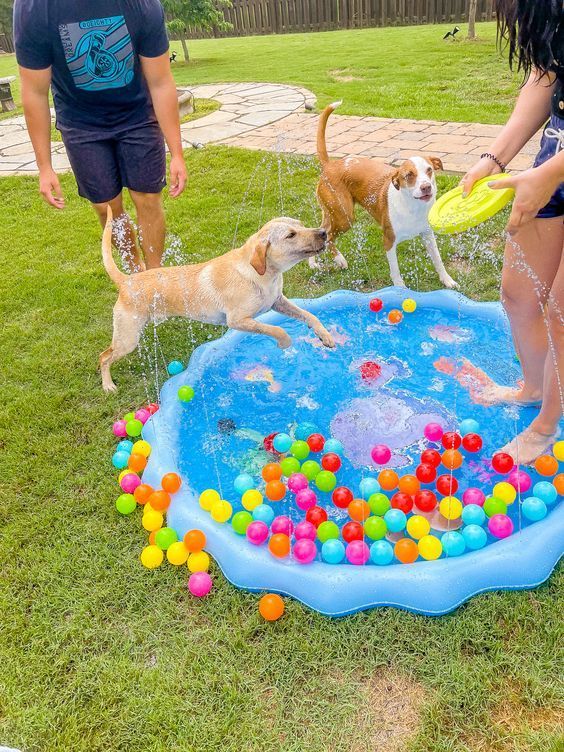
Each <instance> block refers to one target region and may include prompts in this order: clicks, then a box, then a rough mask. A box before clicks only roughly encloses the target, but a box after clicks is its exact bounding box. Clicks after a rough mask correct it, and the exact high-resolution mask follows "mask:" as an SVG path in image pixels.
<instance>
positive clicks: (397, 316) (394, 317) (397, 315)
mask: <svg viewBox="0 0 564 752" xmlns="http://www.w3.org/2000/svg"><path fill="white" fill-rule="evenodd" d="M402 319H403V313H402V312H401V311H399V310H398V309H397V308H392V310H391V311H390V312H389V314H388V322H389V323H390V324H399V323H400V321H402Z"/></svg>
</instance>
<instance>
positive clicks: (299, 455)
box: [290, 441, 309, 461]
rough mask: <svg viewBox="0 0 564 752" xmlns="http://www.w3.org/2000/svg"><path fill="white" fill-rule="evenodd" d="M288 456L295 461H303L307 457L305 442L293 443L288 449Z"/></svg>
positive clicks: (307, 451)
mask: <svg viewBox="0 0 564 752" xmlns="http://www.w3.org/2000/svg"><path fill="white" fill-rule="evenodd" d="M290 454H291V455H293V456H294V457H295V458H296V459H297V460H300V461H301V460H305V459H306V457H308V456H309V446H308V443H307V441H294V443H293V444H292V446H291V447H290Z"/></svg>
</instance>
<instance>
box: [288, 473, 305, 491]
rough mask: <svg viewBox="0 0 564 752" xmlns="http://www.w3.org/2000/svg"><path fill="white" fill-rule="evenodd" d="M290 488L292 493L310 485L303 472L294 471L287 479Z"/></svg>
mask: <svg viewBox="0 0 564 752" xmlns="http://www.w3.org/2000/svg"><path fill="white" fill-rule="evenodd" d="M287 485H288V488H289V489H290V491H291V492H292V493H295V494H297V493H298V491H303V490H304V488H307V487H308V479H307V478H306V476H305V475H304V474H303V473H292V475H290V477H289V478H288V481H287Z"/></svg>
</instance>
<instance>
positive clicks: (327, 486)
mask: <svg viewBox="0 0 564 752" xmlns="http://www.w3.org/2000/svg"><path fill="white" fill-rule="evenodd" d="M314 482H315V485H316V486H317V488H318V489H319V490H320V491H324V492H326V493H331V491H332V490H333V489H334V488H335V486H336V485H337V478H336V477H335V473H332V472H331V471H330V470H321V472H320V473H318V474H317V475H316V477H315V481H314Z"/></svg>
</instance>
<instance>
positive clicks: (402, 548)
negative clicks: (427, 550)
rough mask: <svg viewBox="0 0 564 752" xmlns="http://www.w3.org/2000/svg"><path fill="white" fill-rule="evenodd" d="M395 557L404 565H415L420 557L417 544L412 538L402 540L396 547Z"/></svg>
mask: <svg viewBox="0 0 564 752" xmlns="http://www.w3.org/2000/svg"><path fill="white" fill-rule="evenodd" d="M394 555H395V557H396V559H397V560H398V561H401V563H402V564H413V562H414V561H416V560H417V558H418V556H419V549H418V548H417V543H416V542H415V541H413V540H411V538H401V539H400V540H399V541H397V543H396V544H395V546H394Z"/></svg>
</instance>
